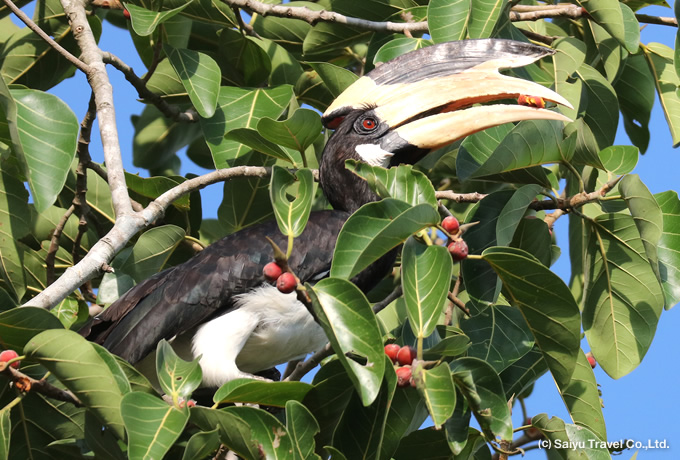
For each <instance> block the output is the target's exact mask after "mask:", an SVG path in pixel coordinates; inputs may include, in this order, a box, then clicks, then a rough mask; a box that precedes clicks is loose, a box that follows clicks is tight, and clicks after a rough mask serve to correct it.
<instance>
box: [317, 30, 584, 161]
mask: <svg viewBox="0 0 680 460" xmlns="http://www.w3.org/2000/svg"><path fill="white" fill-rule="evenodd" d="M552 54H554V51H553V50H551V49H549V48H545V47H542V46H537V45H532V44H529V43H522V42H516V41H511V40H499V39H481V40H464V41H458V42H449V43H441V44H438V45H433V46H430V47H426V48H422V49H420V50H418V51H414V52H411V53H408V54H405V55H402V56H400V57H398V58H396V59H394V60H392V61H390V62H388V63H386V64H382V65H380V66H378V67H377V68H376V69H374V70H373V71H371V72H370V73H368V74H366V75H365V76H363V77H361V78H359V79H358V80H357V81H356V82H354V83H353V84H352V85H351V86H349V87H348V88H347V89H346V90H345V91H344V92H343V93H342V94H341V95H340V96H338V98H337V99H336V100H335V101H334V102H333V103H332V104H331V105H330V106H329V107H328V109H327V110H326V112H325V113H324V115H323V117H322V120H323V122H324V124H325V125H326V126H327V127H329V128H331V129H334V128H336V127H337V126H338V125H339V124H340V123H341V122H342V120H343V119H344V116H345V115H347V114H349V113H351V112H353V111H356V110H366V109H372V111H373V114H374V115H375V117H376V118H377V119H378V121H379V123H381V124H385V125H386V126H387V127H389V129H388V130H386V131H385V134H384V135H383V136H382V137H381V139H380V141H379V144H377V145H376V147H378V148H380V149H381V150H383V151H385V152H386V153H387V152H390V154H391V155H394V154H396V153H398V152H400V151H404V150H408V149H411V150H413V149H414V148H415V149H418V150H421V151H422V150H427V151H429V150H432V149H436V148H439V147H442V146H445V145H447V144H450V143H451V142H453V141H455V140H457V139H460V138H462V137H465V136H467V135H470V134H473V133H475V132H477V131H481V130H483V129H486V128H490V127H492V126H497V125H500V124H503V123H508V122H516V121H522V120H529V119H531V120H560V121H571V120H570V119H569V118H567V117H565V116H564V115H562V114H560V113H558V112H555V111H552V110H548V109H543V108H537V107H530V106H524V105H506V104H487V105H478V104H483V103H490V102H493V101H498V100H503V99H516V98H517V97H519V96H521V95H525V96H535V97H540V98H542V99H544V100H545V101H550V102H554V103H557V104H561V105H564V106H566V107H569V108H571V107H572V106H571V104H570V103H569V102H568V101H567V100H566V99H564V98H563V97H562V96H560V95H559V94H557V93H556V92H554V91H552V90H550V89H548V88H546V87H544V86H541V85H539V84H537V83H534V82H531V81H527V80H522V79H519V78H515V77H509V76H506V75H502V74H501V73H499V70H500V69H509V68H515V67H522V66H525V65H528V64H530V63H532V62H535V61H537V60H538V59H541V58H543V57H546V56H550V55H552ZM391 155H390V156H391Z"/></svg>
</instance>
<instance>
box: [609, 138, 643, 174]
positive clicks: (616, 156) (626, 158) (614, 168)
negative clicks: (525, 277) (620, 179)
mask: <svg viewBox="0 0 680 460" xmlns="http://www.w3.org/2000/svg"><path fill="white" fill-rule="evenodd" d="M639 156H640V152H639V151H638V149H637V148H636V147H633V146H632V145H612V146H610V147H607V148H606V149H604V150H600V160H601V161H602V165H603V166H604V168H605V169H606V170H607V171H609V172H611V173H614V174H628V173H629V172H631V171H632V170H633V169H634V168H635V165H637V162H638V158H639Z"/></svg>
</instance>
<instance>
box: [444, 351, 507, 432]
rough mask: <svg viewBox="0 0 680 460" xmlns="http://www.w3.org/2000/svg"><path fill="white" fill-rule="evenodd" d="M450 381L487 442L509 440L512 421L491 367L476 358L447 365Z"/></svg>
mask: <svg viewBox="0 0 680 460" xmlns="http://www.w3.org/2000/svg"><path fill="white" fill-rule="evenodd" d="M451 371H452V372H453V381H454V382H455V384H456V386H457V387H458V389H459V390H460V391H461V392H462V393H463V395H465V399H467V402H468V404H469V405H470V409H472V413H473V414H474V415H475V418H476V419H477V421H478V422H479V425H480V426H481V427H482V431H484V433H485V434H486V435H487V436H488V439H494V438H495V437H496V436H498V437H500V438H501V439H512V420H511V418H510V415H511V414H510V409H508V402H507V401H506V399H505V393H504V392H503V385H502V384H501V379H500V378H499V377H498V374H496V372H495V371H494V370H493V369H492V368H491V366H490V365H489V364H488V363H486V362H484V361H482V360H481V359H477V358H459V359H457V360H455V361H453V362H452V363H451Z"/></svg>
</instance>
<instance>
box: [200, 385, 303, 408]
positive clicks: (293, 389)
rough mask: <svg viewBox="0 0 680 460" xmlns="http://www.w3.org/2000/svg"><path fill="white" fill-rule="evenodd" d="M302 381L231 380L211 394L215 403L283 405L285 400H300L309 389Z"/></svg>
mask: <svg viewBox="0 0 680 460" xmlns="http://www.w3.org/2000/svg"><path fill="white" fill-rule="evenodd" d="M311 388H312V387H311V386H310V385H309V384H307V383H302V382H262V381H259V380H252V379H236V380H231V381H229V382H227V383H225V384H224V385H222V386H221V387H220V388H219V389H218V390H217V391H216V392H215V394H214V395H213V401H215V402H216V403H220V404H224V403H232V402H235V403H248V404H260V405H263V406H276V407H285V405H286V401H302V400H303V399H304V397H305V395H306V394H307V392H309V390H311Z"/></svg>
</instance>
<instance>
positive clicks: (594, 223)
mask: <svg viewBox="0 0 680 460" xmlns="http://www.w3.org/2000/svg"><path fill="white" fill-rule="evenodd" d="M585 225H586V228H585V235H584V243H583V261H584V267H585V269H586V270H585V275H586V277H585V286H584V300H583V330H584V331H585V333H586V338H587V339H588V343H590V346H591V350H592V352H593V354H594V355H595V358H596V359H597V361H598V362H599V363H600V364H601V366H602V369H604V371H605V372H607V374H609V375H610V376H612V377H613V378H619V377H622V376H624V375H626V374H628V373H629V372H630V371H632V370H633V369H635V368H636V367H637V366H638V364H640V362H641V361H642V358H643V357H644V355H645V353H646V352H647V350H648V349H649V346H650V344H651V342H652V338H653V337H654V333H655V332H656V325H657V323H658V321H659V316H660V315H661V310H662V309H663V305H664V299H663V291H662V289H661V286H660V284H659V282H658V280H657V277H656V275H655V274H654V271H653V269H652V267H651V265H650V264H649V261H648V259H647V255H646V253H645V248H644V244H643V241H642V238H640V234H639V232H638V229H637V228H636V226H635V221H634V219H633V218H632V217H630V216H627V215H623V214H609V215H607V214H605V215H602V216H598V217H597V218H595V219H593V220H587V221H585Z"/></svg>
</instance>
